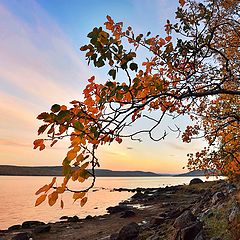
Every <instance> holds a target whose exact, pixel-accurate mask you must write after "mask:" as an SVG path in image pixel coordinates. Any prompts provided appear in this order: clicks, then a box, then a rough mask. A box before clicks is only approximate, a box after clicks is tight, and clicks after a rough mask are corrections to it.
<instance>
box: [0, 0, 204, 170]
mask: <svg viewBox="0 0 240 240" xmlns="http://www.w3.org/2000/svg"><path fill="white" fill-rule="evenodd" d="M177 6H178V1H177V0H121V1H117V0H111V1H109V0H102V1H99V0H91V1H86V0H71V1H68V0H51V1H49V0H31V1H30V0H24V1H19V0H0V16H1V21H0V29H1V31H0V52H1V57H0V112H1V114H0V164H9V165H25V166H41V165H42V166H46V165H49V166H55V165H61V163H62V160H63V159H64V157H65V154H66V152H67V148H66V146H67V145H66V141H65V142H63V143H60V144H59V145H57V146H56V147H54V148H47V149H46V150H44V151H41V152H39V151H37V150H33V144H32V143H33V141H34V139H36V138H38V136H37V129H38V127H39V126H40V125H41V123H40V122H39V121H38V120H37V119H36V116H37V115H38V114H39V113H41V112H44V111H48V110H49V108H50V107H51V106H52V105H53V104H54V103H60V104H67V103H69V102H70V101H71V100H73V99H81V98H82V90H83V88H84V85H85V84H86V82H87V79H88V78H89V77H91V76H92V75H95V76H96V78H97V79H98V80H99V81H103V82H104V81H106V77H107V74H106V72H104V71H99V70H98V69H94V68H93V67H91V66H88V65H87V63H86V62H85V59H84V55H83V53H81V52H80V50H79V47H80V46H82V45H84V44H86V43H88V42H87V41H88V39H87V37H86V35H87V33H88V32H90V31H91V30H92V28H93V27H95V26H103V23H104V22H105V20H106V15H110V16H111V17H112V18H113V19H114V20H116V21H117V22H118V21H122V22H124V24H125V25H126V26H129V25H131V26H132V27H133V29H134V31H135V32H139V33H146V32H148V31H149V30H150V31H151V32H152V33H155V34H158V33H159V34H163V26H164V23H165V22H166V19H170V20H173V19H174V12H175V10H176V8H177ZM178 121H179V122H178V124H179V125H180V126H182V127H184V126H186V124H187V123H188V120H187V119H185V118H181V119H179V120H178ZM144 124H146V123H145V122H144V121H142V122H140V126H139V127H142V126H144ZM162 127H163V129H164V127H167V123H164V124H163V126H162ZM163 129H159V131H163ZM202 145H203V143H202V142H199V141H198V142H193V143H191V144H184V143H182V142H181V139H178V138H176V136H174V135H173V134H172V135H171V134H170V136H168V138H167V139H166V140H164V141H160V142H157V143H156V142H152V141H151V140H149V139H148V138H146V137H144V141H143V142H142V143H136V142H130V141H129V140H126V141H123V143H122V144H120V145H119V144H112V145H111V146H105V147H102V148H101V149H99V151H98V153H97V155H98V157H99V159H100V164H101V168H108V169H112V170H142V171H154V172H161V173H181V172H185V171H186V170H183V167H184V166H186V164H187V153H189V152H193V151H196V150H198V149H199V148H201V147H202Z"/></svg>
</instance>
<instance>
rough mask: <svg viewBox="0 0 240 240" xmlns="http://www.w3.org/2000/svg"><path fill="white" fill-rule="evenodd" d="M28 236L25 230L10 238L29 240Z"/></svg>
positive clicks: (13, 239)
mask: <svg viewBox="0 0 240 240" xmlns="http://www.w3.org/2000/svg"><path fill="white" fill-rule="evenodd" d="M29 239H30V236H29V234H28V233H27V232H21V233H18V234H16V235H14V236H13V237H12V238H11V240H29Z"/></svg>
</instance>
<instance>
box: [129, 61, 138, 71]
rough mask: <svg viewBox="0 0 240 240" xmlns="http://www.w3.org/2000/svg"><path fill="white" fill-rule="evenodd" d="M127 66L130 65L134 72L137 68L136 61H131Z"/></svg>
mask: <svg viewBox="0 0 240 240" xmlns="http://www.w3.org/2000/svg"><path fill="white" fill-rule="evenodd" d="M129 67H130V69H131V70H132V71H135V72H136V71H137V69H138V65H137V64H136V63H131V64H130V66H129Z"/></svg>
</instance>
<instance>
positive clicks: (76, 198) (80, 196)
mask: <svg viewBox="0 0 240 240" xmlns="http://www.w3.org/2000/svg"><path fill="white" fill-rule="evenodd" d="M85 194H86V192H75V193H74V194H73V199H74V202H76V201H77V200H78V199H79V198H83V197H84V196H85Z"/></svg>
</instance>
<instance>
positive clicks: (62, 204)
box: [61, 200, 64, 209]
mask: <svg viewBox="0 0 240 240" xmlns="http://www.w3.org/2000/svg"><path fill="white" fill-rule="evenodd" d="M63 206H64V203H63V200H61V208H62V209H63Z"/></svg>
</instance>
